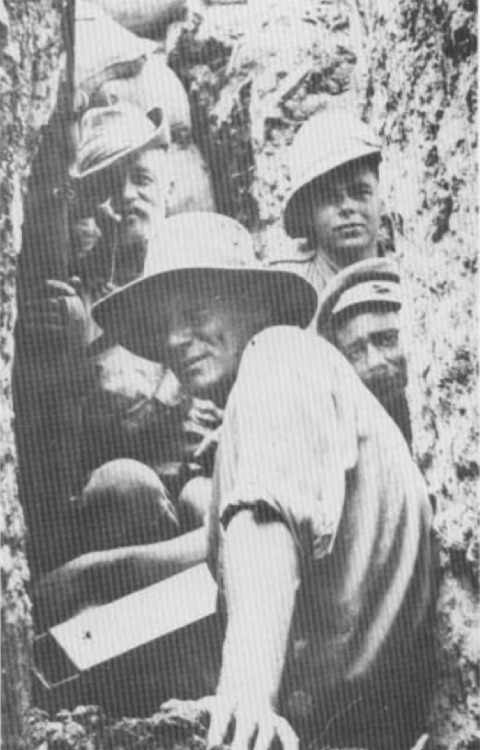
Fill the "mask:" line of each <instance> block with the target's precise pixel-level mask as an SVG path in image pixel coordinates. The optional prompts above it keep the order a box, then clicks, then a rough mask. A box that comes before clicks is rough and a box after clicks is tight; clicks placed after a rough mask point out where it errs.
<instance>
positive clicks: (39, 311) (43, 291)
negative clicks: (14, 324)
mask: <svg viewBox="0 0 480 750" xmlns="http://www.w3.org/2000/svg"><path fill="white" fill-rule="evenodd" d="M79 285H80V280H79V279H77V278H73V279H71V280H70V283H66V282H64V281H59V280H56V279H49V280H47V281H46V282H45V284H44V285H43V287H41V288H40V289H39V290H38V291H37V292H36V293H35V294H33V295H32V296H31V297H30V298H28V299H27V300H26V301H25V303H24V305H23V309H22V310H21V315H20V320H21V326H22V330H23V332H24V334H26V335H27V336H28V337H29V338H31V339H32V340H33V342H34V343H35V342H36V341H38V343H39V345H40V344H46V345H54V346H55V347H62V348H67V347H68V346H69V345H75V346H78V345H81V343H82V342H83V340H84V339H85V335H86V310H85V306H84V304H83V302H82V300H81V298H80V296H79V295H78V288H79Z"/></svg>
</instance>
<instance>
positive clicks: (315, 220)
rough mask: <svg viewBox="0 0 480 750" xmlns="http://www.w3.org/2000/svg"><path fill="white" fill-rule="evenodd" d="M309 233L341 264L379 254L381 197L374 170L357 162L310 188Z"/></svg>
mask: <svg viewBox="0 0 480 750" xmlns="http://www.w3.org/2000/svg"><path fill="white" fill-rule="evenodd" d="M307 190H308V193H307V196H306V205H307V210H308V212H309V220H308V224H309V235H310V236H311V237H312V239H313V241H314V243H315V245H316V246H317V247H318V248H320V249H321V250H322V251H323V252H324V253H326V254H327V255H328V256H329V257H330V258H331V259H332V260H333V261H334V262H335V263H337V264H338V265H339V266H340V267H342V268H343V267H345V266H348V265H350V264H351V263H354V262H356V261H358V260H363V259H365V258H369V257H374V256H375V255H376V244H377V235H378V228H379V222H380V197H379V185H378V177H377V174H376V171H375V169H374V168H373V167H372V166H371V165H369V164H368V163H367V162H365V161H357V162H353V163H351V164H347V165H345V166H343V167H339V168H338V169H335V170H333V172H331V173H330V174H329V175H327V177H326V178H325V179H319V180H316V181H315V182H314V183H313V184H312V185H311V186H310V187H309V188H308V189H307Z"/></svg>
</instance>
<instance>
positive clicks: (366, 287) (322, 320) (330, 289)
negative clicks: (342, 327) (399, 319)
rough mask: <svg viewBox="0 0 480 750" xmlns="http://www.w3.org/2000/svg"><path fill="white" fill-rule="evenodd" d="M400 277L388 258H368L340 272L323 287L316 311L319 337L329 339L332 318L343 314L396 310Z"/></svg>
mask: <svg viewBox="0 0 480 750" xmlns="http://www.w3.org/2000/svg"><path fill="white" fill-rule="evenodd" d="M401 306H402V295H401V286H400V274H399V270H398V266H397V264H396V263H395V262H394V261H392V260H390V259H388V258H368V259H367V260H361V261H359V262H358V263H353V264H352V265H351V266H348V267H347V268H344V269H343V270H342V271H340V272H339V273H338V274H337V275H336V276H334V277H333V278H332V279H331V280H330V282H329V283H328V284H327V286H326V287H325V289H324V291H323V294H322V295H321V298H320V304H319V308H318V317H317V328H318V331H319V333H321V334H322V335H323V336H326V337H327V338H330V339H331V338H332V336H333V333H334V326H335V318H336V317H337V316H338V315H340V313H343V312H345V311H346V310H353V309H357V310H358V311H361V310H364V311H365V310H375V309H382V310H399V309H400V307H401Z"/></svg>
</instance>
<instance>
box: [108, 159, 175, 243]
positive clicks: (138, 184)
mask: <svg viewBox="0 0 480 750" xmlns="http://www.w3.org/2000/svg"><path fill="white" fill-rule="evenodd" d="M109 180H110V181H111V183H110V184H111V192H110V195H111V202H112V209H113V211H114V212H115V213H116V214H118V216H119V217H120V220H121V225H120V240H121V242H122V244H123V245H124V246H129V245H132V244H136V243H146V242H148V240H149V239H150V237H151V234H152V229H153V226H154V223H155V221H157V220H158V217H159V214H160V216H161V217H162V218H163V216H164V214H165V163H164V154H163V152H162V151H161V150H160V149H147V150H145V151H140V152H139V153H137V154H133V155H132V156H131V157H130V158H129V159H126V160H125V161H122V162H120V164H118V165H117V166H115V167H114V168H113V169H112V170H111V173H110V175H109Z"/></svg>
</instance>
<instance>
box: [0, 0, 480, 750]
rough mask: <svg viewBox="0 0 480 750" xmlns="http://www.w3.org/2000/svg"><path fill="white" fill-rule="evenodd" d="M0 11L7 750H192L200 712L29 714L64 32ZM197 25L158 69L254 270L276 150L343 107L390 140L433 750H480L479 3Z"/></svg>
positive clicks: (273, 239)
mask: <svg viewBox="0 0 480 750" xmlns="http://www.w3.org/2000/svg"><path fill="white" fill-rule="evenodd" d="M0 6H1V7H0V10H1V11H2V13H0V49H1V50H2V69H1V71H0V90H1V93H2V97H1V98H0V130H1V150H2V158H1V162H0V184H1V196H2V200H1V206H0V242H1V246H2V250H3V254H2V262H1V264H0V274H1V279H0V281H1V294H2V307H1V310H2V312H1V315H2V328H1V338H2V373H1V388H2V396H3V398H2V411H1V416H0V429H1V436H2V443H1V449H2V452H1V459H2V460H1V478H2V513H3V524H2V586H3V599H2V646H3V670H2V681H3V682H2V686H3V694H2V695H3V699H2V713H3V719H4V721H3V727H4V728H3V737H4V744H5V747H6V748H12V749H13V748H17V747H18V748H21V747H28V748H32V749H33V748H35V749H38V750H40V748H42V750H53V749H55V750H68V749H70V748H71V749H72V750H80V748H81V749H82V750H87V749H91V748H97V750H103V749H104V748H105V749H106V748H109V749H110V748H118V749H120V748H136V749H138V750H143V749H145V750H146V749H147V748H148V749H150V748H152V749H153V748H160V747H161V748H177V747H187V746H188V747H189V748H192V750H193V749H194V748H195V750H196V749H197V748H201V747H203V746H204V745H205V742H204V738H205V727H206V721H205V716H203V715H201V714H200V715H199V714H198V713H197V712H196V711H195V710H194V708H193V706H185V705H182V706H180V705H177V706H175V705H173V706H172V707H171V708H169V709H168V710H164V711H161V712H160V713H159V714H156V715H154V716H152V717H151V718H149V719H123V720H121V721H118V720H115V721H113V720H109V719H108V717H105V716H104V714H103V713H102V712H101V710H100V709H97V708H91V707H79V708H77V709H76V710H75V711H73V712H67V711H64V712H60V714H58V715H56V716H51V717H48V716H47V715H45V714H43V713H42V712H39V711H38V710H37V709H30V710H27V709H28V706H29V704H30V696H29V677H28V675H29V668H30V644H31V628H30V614H29V612H30V605H29V602H28V598H27V597H26V595H25V586H26V585H27V581H28V571H27V567H26V564H25V558H24V542H25V531H24V528H23V521H22V514H21V509H20V507H19V503H18V496H17V490H16V456H15V444H14V438H13V413H12V409H11V393H10V370H11V363H12V355H13V339H12V330H13V325H14V318H15V296H14V293H15V268H16V259H17V256H18V252H19V249H20V244H21V222H22V197H23V195H24V194H25V190H26V180H27V177H28V170H29V165H30V164H31V160H32V157H33V155H34V153H35V150H36V148H37V146H38V141H39V138H40V134H41V126H42V125H43V124H44V123H45V122H46V121H47V119H48V116H49V114H50V112H51V108H52V102H53V99H54V94H55V91H56V78H57V72H58V69H59V65H58V60H59V53H60V43H59V14H58V8H57V4H56V3H54V2H48V0H39V2H36V3H34V4H31V3H30V4H28V5H26V4H17V3H15V2H13V0H10V2H5V14H4V13H3V3H0ZM198 7H199V10H197V11H195V12H191V13H190V15H189V16H188V18H187V19H186V20H185V21H183V22H179V23H177V24H173V25H172V26H171V28H170V31H169V35H168V39H167V48H168V49H169V61H170V64H171V66H172V67H173V68H174V69H175V70H176V71H177V73H178V74H179V75H180V77H181V79H182V81H183V82H184V84H185V86H186V88H187V90H188V94H189V98H190V103H191V108H192V117H193V125H194V132H195V136H196V140H197V143H198V145H199V146H200V148H201V149H202V151H203V153H204V155H205V157H206V159H207V161H208V163H209V165H210V167H211V169H212V173H213V178H214V184H215V191H216V196H217V201H218V207H219V210H220V211H221V212H223V213H227V214H229V215H231V216H234V217H235V218H238V219H239V220H240V221H242V222H243V223H244V224H246V225H247V226H248V227H249V228H250V229H251V230H252V231H253V232H254V235H255V237H256V242H257V250H258V254H259V256H265V255H267V254H273V253H278V254H284V253H285V252H290V251H291V250H292V249H295V245H294V243H293V242H292V241H291V240H289V239H288V238H287V237H286V235H285V233H284V231H283V229H282V226H281V223H280V221H279V218H280V215H281V210H282V206H283V203H284V200H285V196H286V194H287V192H288V189H289V177H288V158H287V149H288V145H289V144H290V143H291V141H292V138H293V136H294V134H295V132H296V130H297V129H298V127H299V126H300V125H301V124H302V122H303V121H304V120H305V119H307V118H308V117H309V116H310V115H311V114H312V113H313V112H314V111H316V110H317V109H318V108H319V106H322V105H323V104H326V103H327V102H328V103H329V104H331V103H332V99H335V103H336V104H337V105H338V106H339V107H342V106H351V105H353V106H355V107H356V108H357V111H358V112H359V114H365V115H366V116H367V119H368V120H369V121H371V122H372V124H373V125H375V126H376V127H377V129H378V130H379V132H380V133H381V135H382V137H383V140H384V144H385V148H384V159H383V163H382V173H381V180H382V189H383V193H384V201H385V220H384V223H385V227H386V232H387V233H388V236H389V237H390V241H391V243H392V245H393V247H394V252H395V253H396V255H397V256H398V257H399V258H400V262H401V265H402V268H403V272H404V277H405V279H404V280H405V285H406V287H407V288H408V294H409V299H410V306H409V316H410V320H409V330H410V333H411V335H410V341H409V348H410V365H409V367H410V386H409V389H410V390H409V398H410V405H411V410H412V418H413V427H414V449H415V455H416V458H417V460H418V461H419V464H420V466H421V468H422V470H423V471H424V473H425V476H426V479H427V481H428V484H429V489H430V492H431V495H432V499H433V501H434V503H435V504H436V508H437V513H436V530H437V534H438V540H439V545H440V550H441V570H440V596H439V603H438V629H437V631H438V632H437V640H438V650H439V661H440V674H439V678H438V685H437V691H436V701H435V708H434V711H433V713H432V717H431V747H432V748H433V749H434V750H447V748H448V750H478V748H479V747H480V734H479V732H478V714H479V705H478V695H479V677H478V663H479V653H478V648H479V645H478V611H479V607H478V598H479V596H478V594H479V592H478V580H479V572H480V571H479V541H478V539H479V536H478V510H477V492H478V476H479V472H480V468H479V463H478V430H479V428H478V416H477V410H478V392H477V385H476V381H477V376H478V363H477V330H478V321H477V313H476V275H477V247H478V230H477V205H476V200H477V199H476V193H477V190H476V186H477V158H476V150H477V135H476V133H477V128H476V122H477V119H476V118H477V99H476V95H477V58H476V52H477V37H476V29H477V26H476V13H475V4H474V3H473V2H472V0H458V2H455V3H454V2H448V1H447V0H442V1H440V0H428V2H423V3H418V2H417V1H416V0H397V2H395V3H394V2H391V1H390V0H386V2H382V3H373V2H372V1H371V0H356V2H355V1H354V0H351V2H346V1H345V2H343V0H342V1H341V2H332V0H309V1H308V0H298V2H295V3H291V2H290V0H262V1H261V2H260V0H251V2H250V3H248V5H245V4H234V5H211V6H207V5H205V6H203V5H202V4H201V3H200V4H199V6H198ZM392 237H393V239H392ZM429 747H430V745H429Z"/></svg>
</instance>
